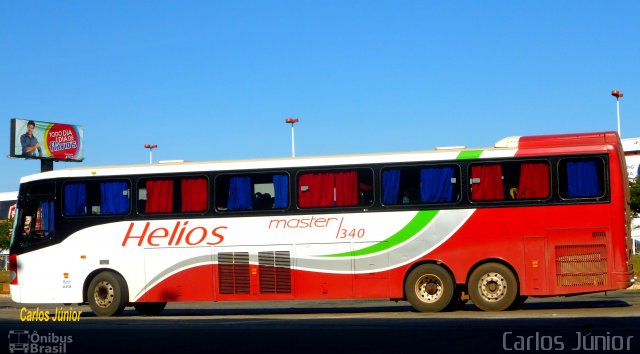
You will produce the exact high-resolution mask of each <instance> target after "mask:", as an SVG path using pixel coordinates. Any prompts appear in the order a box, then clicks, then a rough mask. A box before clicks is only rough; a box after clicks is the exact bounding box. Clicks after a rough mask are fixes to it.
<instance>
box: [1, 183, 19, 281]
mask: <svg viewBox="0 0 640 354" xmlns="http://www.w3.org/2000/svg"><path fill="white" fill-rule="evenodd" d="M17 199H18V192H17V191H15V192H0V221H1V220H7V219H13V217H14V216H15V214H16V200H17ZM8 265H9V250H3V249H0V270H7V269H8Z"/></svg>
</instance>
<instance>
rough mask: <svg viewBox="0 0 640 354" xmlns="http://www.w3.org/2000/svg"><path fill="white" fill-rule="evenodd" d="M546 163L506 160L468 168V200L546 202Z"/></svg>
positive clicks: (548, 169) (547, 174) (547, 184)
mask: <svg viewBox="0 0 640 354" xmlns="http://www.w3.org/2000/svg"><path fill="white" fill-rule="evenodd" d="M550 176H551V175H550V167H549V163H548V162H546V161H509V162H500V163H496V162H492V163H478V164H473V165H471V181H470V185H471V200H472V201H474V202H482V201H499V200H504V201H510V200H527V199H547V198H549V196H550V194H551V188H550Z"/></svg>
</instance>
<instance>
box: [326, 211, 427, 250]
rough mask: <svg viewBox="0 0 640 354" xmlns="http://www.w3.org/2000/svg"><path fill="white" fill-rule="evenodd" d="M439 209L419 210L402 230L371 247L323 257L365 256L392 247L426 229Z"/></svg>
mask: <svg viewBox="0 0 640 354" xmlns="http://www.w3.org/2000/svg"><path fill="white" fill-rule="evenodd" d="M438 212H439V210H424V211H419V212H418V213H417V214H416V216H414V217H413V219H411V221H409V223H408V224H407V225H405V226H404V227H403V228H402V229H400V231H398V232H396V233H395V234H393V235H392V236H391V237H389V238H388V239H386V240H384V241H382V242H378V243H376V244H375V245H371V246H369V247H365V248H362V249H359V250H356V251H353V252H343V253H336V254H327V255H324V256H323V257H354V256H365V255H368V254H372V253H376V252H381V251H384V250H387V249H389V248H391V247H394V246H397V245H399V244H401V243H403V242H405V241H407V240H408V239H410V238H412V237H413V236H415V235H416V234H417V233H418V232H420V230H422V229H424V227H425V226H427V224H429V223H430V222H431V220H433V218H434V217H435V216H436V215H437V214H438Z"/></svg>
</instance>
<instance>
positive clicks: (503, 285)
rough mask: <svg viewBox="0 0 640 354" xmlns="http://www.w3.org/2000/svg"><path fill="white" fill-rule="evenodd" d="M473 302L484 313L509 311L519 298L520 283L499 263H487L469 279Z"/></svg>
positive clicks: (470, 294) (470, 295) (477, 269)
mask: <svg viewBox="0 0 640 354" xmlns="http://www.w3.org/2000/svg"><path fill="white" fill-rule="evenodd" d="M468 287H469V297H470V298H471V302H473V304H474V305H476V306H477V307H478V308H480V309H481V310H484V311H503V310H506V309H508V308H509V307H510V306H511V305H512V304H513V303H514V301H515V300H516V297H517V296H518V292H519V291H518V281H517V279H516V276H515V275H514V274H513V272H512V271H511V270H510V269H509V268H508V267H506V266H505V265H502V264H499V263H486V264H483V265H481V266H479V267H478V268H476V269H475V270H474V271H473V272H472V273H471V276H470V277H469V285H468Z"/></svg>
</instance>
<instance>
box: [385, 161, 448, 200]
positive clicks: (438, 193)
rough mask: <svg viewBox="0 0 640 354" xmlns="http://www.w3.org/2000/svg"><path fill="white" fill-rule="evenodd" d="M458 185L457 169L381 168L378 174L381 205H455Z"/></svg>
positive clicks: (427, 167) (430, 167)
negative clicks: (380, 183) (379, 177)
mask: <svg viewBox="0 0 640 354" xmlns="http://www.w3.org/2000/svg"><path fill="white" fill-rule="evenodd" d="M459 181H460V168H459V167H458V166H457V165H432V166H429V165H427V166H405V167H397V168H385V169H383V170H382V203H383V204H384V205H400V204H431V203H455V202H457V201H458V200H459V199H460V183H459Z"/></svg>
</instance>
